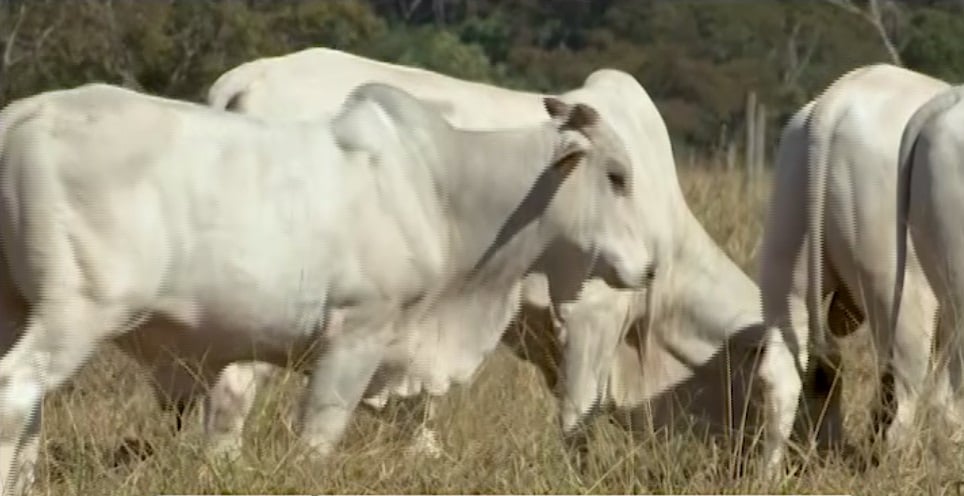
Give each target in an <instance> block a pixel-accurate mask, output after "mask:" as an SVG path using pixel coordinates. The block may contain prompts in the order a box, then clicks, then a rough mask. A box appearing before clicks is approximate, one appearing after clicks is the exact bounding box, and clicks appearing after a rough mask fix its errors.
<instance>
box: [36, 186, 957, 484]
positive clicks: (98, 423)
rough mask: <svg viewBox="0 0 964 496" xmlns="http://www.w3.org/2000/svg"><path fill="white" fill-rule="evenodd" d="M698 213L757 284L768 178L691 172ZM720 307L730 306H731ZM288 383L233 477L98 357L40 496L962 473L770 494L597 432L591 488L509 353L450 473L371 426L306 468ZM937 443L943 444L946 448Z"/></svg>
mask: <svg viewBox="0 0 964 496" xmlns="http://www.w3.org/2000/svg"><path fill="white" fill-rule="evenodd" d="M681 176H682V178H681V179H682V181H683V183H684V190H685V192H686V195H687V199H688V201H689V202H690V205H691V208H692V209H693V211H694V213H695V214H696V215H697V217H698V218H699V219H700V220H701V221H702V222H703V223H704V225H705V226H706V227H707V229H708V230H709V232H710V234H711V235H712V236H713V237H714V238H715V239H716V240H717V241H718V242H719V243H720V244H721V246H723V247H724V249H725V250H726V251H727V252H728V253H729V254H730V255H731V256H732V257H733V258H734V259H735V260H736V261H737V262H738V263H739V264H740V265H741V266H742V267H743V268H744V269H745V270H747V272H748V273H750V274H751V275H752V274H754V272H755V270H753V269H754V268H753V267H752V265H753V259H754V257H755V255H756V254H755V252H754V250H755V249H756V246H757V244H758V240H759V236H760V232H761V222H762V219H763V213H764V201H765V198H766V195H767V194H768V191H767V188H768V184H769V182H768V181H769V179H767V180H766V181H763V182H761V183H759V184H756V185H753V187H752V188H750V191H749V192H747V191H746V190H745V189H744V185H743V182H742V178H741V177H738V175H736V174H729V175H728V174H724V173H721V172H712V171H708V170H683V171H681ZM721 297H725V295H721ZM866 334H867V333H866V331H865V330H860V331H859V332H857V333H855V334H854V335H852V336H851V337H848V338H847V339H845V340H844V341H845V343H844V345H843V346H844V351H845V357H846V362H847V368H846V369H845V371H844V381H845V382H844V384H845V391H844V392H845V394H844V398H845V399H844V401H845V407H844V408H845V413H846V425H847V429H848V433H851V434H857V435H862V434H863V433H864V432H866V428H867V422H868V413H867V406H868V404H869V401H870V398H871V392H872V388H873V385H874V381H873V379H874V372H873V370H872V369H871V368H870V364H872V362H871V361H870V357H871V355H870V353H869V344H868V343H869V342H868V339H867V335H866ZM292 390H293V387H292V385H291V384H290V383H287V384H281V385H279V387H278V388H271V391H267V392H266V393H265V397H263V398H262V402H261V403H259V406H258V407H256V410H257V412H258V416H257V418H256V419H255V420H256V421H255V422H254V425H253V426H252V427H249V429H248V432H247V434H246V442H247V443H248V444H247V447H246V450H245V456H244V459H243V460H242V461H241V463H239V464H236V465H225V464H221V463H216V462H214V461H210V460H207V459H205V457H204V456H203V455H202V454H201V452H200V450H199V448H198V447H199V443H198V440H199V430H200V429H199V426H198V425H197V424H199V423H194V424H192V426H191V428H190V429H188V431H187V432H186V433H184V434H182V435H181V436H178V437H172V436H171V435H170V434H168V433H167V431H166V429H165V426H166V425H168V422H169V418H166V417H164V416H163V415H162V414H161V413H160V412H159V411H158V409H157V408H156V407H155V405H154V403H153V400H152V399H151V397H150V395H149V394H150V393H149V390H148V387H147V385H146V383H145V382H144V380H143V378H142V377H141V375H140V372H139V370H138V369H137V368H136V367H135V366H134V365H133V363H132V362H131V361H130V360H129V359H127V358H126V357H124V356H123V355H121V354H120V353H119V352H117V351H116V350H114V349H108V350H105V351H103V352H102V353H101V355H100V356H99V357H97V359H95V360H93V361H92V363H91V364H90V365H89V366H88V367H86V369H85V370H84V371H83V373H82V374H81V376H80V377H79V378H78V380H77V381H76V382H75V383H74V384H73V385H71V386H68V387H66V388H64V389H63V390H62V391H59V392H57V393H56V394H53V395H50V396H49V397H48V398H47V400H46V402H45V418H44V429H45V441H46V443H45V446H46V448H45V449H44V450H43V452H42V460H41V465H40V467H39V468H40V470H39V472H38V481H39V487H38V488H37V489H38V491H37V493H38V494H53V495H72V494H82V495H100V494H104V495H107V494H112V495H118V496H120V495H145V494H159V493H182V494H183V493H193V494H198V493H255V494H266V493H274V494H278V493H305V492H329V493H330V492H340V493H368V492H375V493H478V492H484V493H505V492H509V493H583V492H589V493H646V492H650V493H714V492H717V493H718V492H723V493H741V492H743V493H745V492H791V493H792V492H796V493H817V492H823V493H850V494H940V493H941V492H942V488H944V487H946V486H947V485H948V484H952V483H953V482H954V481H955V480H958V474H960V473H961V472H962V469H964V462H962V461H961V458H960V455H961V453H960V452H958V451H957V450H956V449H955V448H952V447H951V446H948V445H946V443H940V442H936V443H935V442H931V439H932V438H939V437H940V436H927V437H926V439H928V441H927V442H926V443H922V444H923V445H925V446H928V447H929V448H927V449H926V450H924V451H925V452H924V453H923V454H920V453H918V454H914V453H900V454H890V455H889V456H885V457H884V459H883V460H882V462H881V465H880V466H878V467H877V468H873V469H870V470H869V471H866V472H863V473H860V472H856V471H854V470H852V469H851V468H849V467H848V465H846V464H845V463H843V462H841V461H835V460H836V459H832V460H831V461H829V462H826V463H824V464H822V465H821V466H819V467H813V468H811V469H810V470H806V471H804V472H803V473H802V474H801V475H799V476H797V477H793V478H789V479H787V480H786V481H785V482H784V483H783V484H781V485H779V486H777V487H774V486H770V485H767V484H766V483H765V482H764V481H763V480H762V479H761V478H760V477H758V476H757V475H754V474H755V473H758V472H755V471H754V470H752V469H751V470H750V471H749V472H748V473H746V474H745V475H742V476H741V475H738V474H737V471H736V470H735V468H734V467H735V463H734V460H733V458H732V457H730V456H727V454H726V453H720V452H719V451H716V450H714V449H713V448H712V447H711V446H710V445H709V443H706V442H702V441H700V440H696V439H692V438H688V437H687V436H682V435H681V436H679V437H675V438H673V439H672V440H668V441H667V440H664V441H657V440H655V439H637V440H635V441H634V440H632V439H630V438H629V436H628V435H627V434H625V433H624V432H622V431H620V430H619V429H617V428H615V427H613V426H612V425H610V424H608V423H607V422H605V421H604V420H601V421H599V422H597V424H596V427H597V431H598V434H597V435H596V436H595V438H594V440H593V444H592V448H593V450H594V456H593V461H592V462H591V465H592V466H591V467H590V470H589V471H588V473H587V474H586V475H585V476H584V477H583V478H582V479H581V480H580V479H579V478H577V476H576V474H575V473H574V472H573V471H572V470H571V469H570V468H569V467H568V466H567V464H566V462H565V459H564V456H563V451H562V447H561V444H560V442H559V440H558V437H557V430H556V421H555V413H556V407H555V403H554V402H553V400H552V398H551V396H550V395H549V392H548V391H547V390H546V387H545V385H544V381H543V380H542V378H541V377H540V376H539V374H538V372H537V371H536V370H535V368H534V367H533V366H531V365H528V364H524V363H521V362H519V361H518V360H516V359H515V358H513V357H512V355H511V354H510V353H508V352H507V351H505V350H500V352H499V353H498V354H497V355H496V356H495V357H493V359H491V360H489V361H488V362H487V363H486V365H485V367H484V370H482V371H481V373H480V375H479V378H478V380H477V381H476V382H475V383H474V384H473V385H472V386H471V387H470V388H465V389H463V390H456V391H453V392H452V393H451V394H450V395H449V396H448V397H446V398H445V400H444V401H443V402H442V407H441V411H440V419H441V420H440V426H441V429H440V436H441V437H440V440H441V441H442V443H443V444H444V446H445V449H446V453H447V455H446V458H445V459H443V460H441V461H430V460H423V459H419V458H417V457H411V456H406V455H404V454H403V451H402V450H403V448H404V442H405V438H404V437H403V436H401V435H399V434H398V432H396V428H395V427H393V426H391V425H389V424H385V423H383V421H380V420H378V419H377V418H375V417H373V416H372V415H369V414H367V413H361V414H359V415H357V416H356V420H355V422H354V424H353V425H352V427H351V429H350V430H349V432H348V434H347V435H346V438H345V440H344V441H343V443H342V445H341V446H340V448H341V450H340V454H338V455H336V456H334V457H332V458H331V459H330V460H328V461H325V462H322V463H316V462H315V463H313V462H310V461H304V459H297V458H295V457H294V456H293V455H292V453H291V452H290V450H291V449H293V448H292V447H293V446H295V444H294V443H292V442H291V441H292V437H291V434H290V428H289V426H286V425H284V423H283V422H279V421H278V419H282V418H286V417H287V413H288V411H289V410H290V409H291V408H292V407H293V403H294V395H293V394H290V393H291V392H292ZM135 434H136V436H138V437H140V438H142V439H146V440H147V441H149V442H150V443H151V444H152V445H153V451H154V454H153V455H152V456H150V457H148V458H147V459H146V460H144V461H128V462H123V461H120V460H118V459H117V457H116V456H115V454H114V453H115V451H116V450H117V449H118V447H119V446H121V444H122V441H123V439H124V438H125V437H126V436H133V435H135ZM938 441H940V440H939V439H938ZM953 492H954V491H952V493H953Z"/></svg>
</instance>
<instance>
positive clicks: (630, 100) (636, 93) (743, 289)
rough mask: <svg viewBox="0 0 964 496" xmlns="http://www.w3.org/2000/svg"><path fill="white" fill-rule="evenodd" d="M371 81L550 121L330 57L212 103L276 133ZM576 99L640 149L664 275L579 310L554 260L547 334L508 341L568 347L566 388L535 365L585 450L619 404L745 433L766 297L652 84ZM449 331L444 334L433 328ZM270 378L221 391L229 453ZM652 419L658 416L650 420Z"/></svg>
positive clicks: (235, 369)
mask: <svg viewBox="0 0 964 496" xmlns="http://www.w3.org/2000/svg"><path fill="white" fill-rule="evenodd" d="M365 81H382V82H388V83H391V84H393V85H397V86H399V87H401V88H405V89H406V90H408V91H410V92H411V93H412V94H413V95H415V96H416V97H418V98H420V99H423V100H425V101H427V102H429V103H430V104H431V105H432V106H434V107H435V108H438V109H440V110H441V111H442V112H443V114H444V115H445V117H446V118H447V119H448V120H449V122H451V123H453V124H454V125H456V126H457V127H462V128H467V129H500V128H511V127H514V126H518V125H520V124H522V123H529V124H534V123H537V122H540V121H542V120H544V119H545V117H544V115H542V113H541V112H540V111H539V101H540V98H541V95H537V94H534V93H526V92H519V91H512V90H507V89H503V88H499V87H494V86H491V85H486V84H481V83H475V82H469V81H463V80H459V79H456V78H452V77H448V76H444V75H442V74H438V73H435V72H431V71H427V70H423V69H417V68H412V67H406V66H401V65H394V64H389V63H385V62H380V61H376V60H371V59H367V58H364V57H359V56H355V55H351V54H348V53H345V52H341V51H338V50H332V49H326V48H311V49H307V50H303V51H300V52H295V53H292V54H289V55H284V56H280V57H271V58H264V59H259V60H256V61H253V62H248V63H245V64H242V65H240V66H238V67H236V68H234V69H231V70H230V71H228V72H226V73H225V74H223V75H222V76H221V77H219V78H218V80H217V81H216V82H215V83H214V84H213V85H212V86H211V89H210V91H209V94H208V102H209V103H210V104H211V105H212V106H214V107H216V108H226V109H231V110H234V111H237V112H242V113H246V114H252V115H257V116H259V117H262V118H265V119H269V120H274V119H280V120H298V119H310V118H312V117H313V116H316V115H323V114H325V113H327V112H331V110H332V109H333V108H337V106H338V105H339V104H340V102H341V100H342V99H343V98H344V97H345V95H347V94H348V92H349V91H350V89H351V88H352V87H353V86H354V85H357V84H360V83H363V82H365ZM567 95H571V96H572V98H573V100H572V101H584V102H590V103H592V104H593V105H594V106H595V108H596V109H597V110H599V111H600V113H601V114H602V115H603V116H604V117H605V118H606V119H607V121H608V122H611V123H612V124H613V126H614V127H615V130H616V132H617V133H619V134H620V137H621V138H622V139H621V141H622V143H623V144H624V145H625V146H626V147H627V150H628V154H629V157H630V160H631V162H632V167H633V168H634V182H633V183H632V184H631V188H632V189H633V191H636V192H637V196H636V200H637V201H638V203H637V204H636V208H637V210H636V211H635V215H637V216H638V219H639V222H640V225H641V226H644V228H645V229H646V231H647V236H646V245H644V246H641V247H640V249H642V250H645V251H646V252H648V253H651V254H652V255H653V258H654V260H655V261H656V262H657V263H658V268H657V270H656V272H655V278H654V281H653V283H652V289H651V291H649V292H647V291H639V292H627V291H619V290H617V289H613V288H611V287H608V286H607V285H606V284H604V283H602V282H601V281H599V280H598V279H594V280H592V281H590V282H589V283H588V284H586V285H585V286H584V287H583V288H582V291H581V292H580V293H579V294H578V295H577V299H576V300H575V301H573V302H571V303H566V301H567V300H570V299H571V295H566V294H562V293H561V292H558V291H557V292H556V294H554V295H553V298H550V297H549V294H548V290H547V289H546V285H545V274H556V276H557V277H558V276H559V274H558V273H559V272H561V273H563V274H570V273H575V276H576V277H573V276H572V275H571V276H569V277H571V278H573V279H574V280H579V279H580V278H581V277H582V274H581V273H580V272H578V271H576V270H575V268H574V267H570V266H569V265H568V264H567V263H565V260H564V259H561V258H558V256H557V258H555V259H554V258H553V257H552V256H548V257H545V259H544V264H543V266H542V267H540V268H539V270H540V271H541V273H536V274H532V275H530V276H529V277H528V278H527V279H526V283H525V291H524V294H523V302H524V305H525V306H524V312H523V316H522V320H524V321H525V322H527V323H529V324H532V325H534V326H535V327H536V329H535V333H534V334H535V335H533V334H525V335H521V334H519V333H516V332H511V333H509V334H507V336H506V340H507V342H508V343H510V344H511V346H513V347H515V348H518V345H519V344H524V343H526V342H529V343H530V344H531V342H532V341H541V344H542V345H545V344H546V341H549V344H548V346H550V347H552V346H554V345H560V344H561V346H562V347H563V349H562V350H557V353H556V354H555V355H558V354H561V357H562V360H561V362H562V364H561V365H562V368H563V369H564V370H563V372H562V375H563V377H564V380H562V381H557V380H556V376H557V374H556V373H555V372H554V370H552V369H553V367H554V366H555V365H556V364H554V363H547V360H546V358H551V357H552V356H553V355H554V354H553V353H549V354H548V356H546V355H545V354H542V353H540V352H536V353H534V354H530V355H528V356H527V358H529V359H530V360H533V361H535V362H537V364H538V365H539V366H540V368H541V369H542V372H543V373H544V374H545V375H546V376H547V378H548V379H549V383H550V385H556V384H558V385H559V386H560V387H561V391H558V393H559V394H560V396H561V398H560V401H561V405H560V408H561V424H562V428H563V432H564V434H565V435H566V438H567V440H569V441H570V442H571V443H573V444H574V445H575V446H578V447H583V446H584V442H585V437H584V435H583V434H584V433H583V432H582V430H581V429H577V427H579V426H580V424H582V423H584V421H587V420H588V417H589V416H590V414H591V413H592V412H594V411H596V409H595V408H594V407H597V406H604V405H606V404H610V405H614V406H617V407H621V408H622V409H625V410H633V411H634V413H635V414H636V415H635V416H636V417H639V415H643V418H642V424H643V425H647V424H648V425H650V426H652V427H656V428H658V427H660V426H663V425H667V424H670V423H672V422H673V419H674V417H677V416H678V415H677V413H678V406H679V405H678V403H679V402H680V400H681V399H682V401H683V402H688V404H685V405H684V406H683V410H684V412H685V413H691V414H695V415H697V416H701V417H703V418H704V419H707V420H709V421H710V423H711V427H712V428H714V429H715V430H720V429H724V430H726V429H730V428H739V426H740V425H741V422H742V415H741V414H742V413H743V411H742V409H743V406H744V403H745V402H746V401H747V400H748V398H749V394H750V391H749V384H748V382H749V381H750V376H751V375H752V374H753V373H755V372H754V371H755V368H754V365H755V364H754V357H755V355H756V353H757V350H758V345H759V341H760V340H761V339H762V326H761V322H762V313H761V309H760V296H759V291H758V288H757V286H756V285H755V284H754V283H753V281H752V280H751V279H750V278H749V277H747V276H746V274H744V273H743V272H742V271H741V270H740V269H739V268H738V267H737V266H736V265H735V264H734V263H733V261H732V260H730V259H729V258H728V257H727V256H726V255H725V254H724V253H723V251H722V250H721V249H720V248H719V247H718V246H717V245H716V243H714V242H713V240H712V239H711V238H710V237H709V236H708V235H707V233H706V232H705V230H704V229H703V227H702V226H701V225H700V223H699V222H698V221H697V220H696V218H695V217H694V216H693V214H692V212H691V211H690V210H689V208H688V206H687V205H686V202H685V199H684V197H683V194H682V191H681V190H680V186H679V182H678V180H677V177H676V170H675V165H674V161H673V156H672V150H671V146H670V141H669V136H668V133H667V130H666V127H665V124H664V122H663V119H662V118H661V117H660V115H659V112H658V111H657V109H656V107H655V106H654V104H653V102H652V100H651V99H650V98H649V96H648V95H647V93H646V91H645V90H644V89H643V88H642V87H641V86H640V85H639V83H638V82H636V81H635V80H634V79H633V78H632V77H631V76H629V75H628V74H625V73H623V72H620V71H615V70H611V69H604V70H599V71H596V72H594V73H593V74H591V75H590V76H589V77H588V78H587V79H586V82H585V85H584V87H583V88H582V89H579V90H576V91H573V92H570V93H568V94H567ZM552 300H555V301H554V302H553V301H552ZM551 304H555V305H556V306H557V307H558V308H557V309H556V310H557V311H556V312H555V313H556V314H557V319H556V320H557V324H558V323H563V328H562V329H560V332H559V335H558V336H551V335H549V334H551V332H552V331H551V329H547V327H548V326H547V325H546V324H547V322H548V321H549V319H548V318H546V317H545V316H544V314H545V313H550V312H545V311H544V310H543V309H547V308H548V307H550V306H551ZM838 308H839V305H835V306H834V309H838ZM510 317H511V316H509V315H506V319H505V321H504V322H503V323H498V324H496V322H497V320H490V321H487V322H479V323H476V322H475V321H473V320H472V319H470V318H463V319H459V320H457V321H456V322H455V324H454V325H458V326H464V325H474V326H476V327H478V326H493V325H497V326H499V327H498V329H494V330H496V331H497V332H501V330H502V329H503V327H504V324H508V323H509V321H508V319H509V318H510ZM560 319H561V321H560ZM419 325H423V326H428V325H429V324H428V323H427V322H426V321H423V322H420V323H419ZM437 325H441V323H432V324H431V326H437ZM631 330H632V331H631ZM516 331H521V329H519V328H518V327H516ZM485 332H490V331H485ZM552 341H561V343H552ZM525 353H526V352H525V351H520V352H519V354H520V355H525ZM269 368H270V366H266V365H262V364H254V363H252V364H235V365H231V366H229V367H228V368H227V369H225V372H224V373H223V374H222V376H221V379H220V380H219V382H218V383H217V384H216V385H215V387H214V389H213V391H212V393H211V395H210V396H209V404H208V405H209V410H208V412H209V413H208V418H209V419H212V418H213V419H214V420H211V421H210V424H209V425H213V426H216V427H218V428H220V429H221V431H220V432H219V433H217V434H216V435H217V436H218V437H219V438H220V439H222V440H223V442H225V443H227V444H230V445H235V446H236V443H237V440H239V439H240V434H241V427H242V426H243V420H244V417H245V415H246V414H247V412H248V410H249V409H250V407H251V401H252V400H253V394H254V391H253V389H248V388H247V385H248V384H251V381H252V380H253V379H255V378H263V377H264V376H265V375H266V374H267V373H268V371H269ZM818 372H827V370H820V371H818ZM831 372H832V370H831ZM729 373H732V376H731V375H728V374H729ZM829 380H832V378H829V379H828V381H829ZM826 392H827V391H826V388H824V389H823V390H821V391H819V392H818V394H814V395H812V396H808V397H807V398H806V399H807V400H809V403H807V405H806V406H807V409H808V410H809V411H811V412H812V413H813V414H814V415H818V414H819V413H820V411H821V409H822V408H823V407H824V404H823V401H822V400H824V399H825V398H824V393H826ZM684 397H688V398H684ZM384 399H385V395H384V394H382V395H377V396H375V397H373V398H370V400H371V403H372V404H373V405H374V406H378V405H381V404H382V403H383V402H384ZM837 400H838V397H837V396H836V395H835V396H834V397H833V402H832V403H831V404H830V405H829V418H828V419H827V421H825V423H824V424H823V428H822V430H821V431H820V440H821V442H823V443H824V444H827V443H829V442H830V441H831V440H832V438H833V437H834V436H835V435H836V433H839V431H840V419H839V412H838V409H837V407H836V405H838V404H839V402H838V401H837ZM218 405H226V406H223V407H219V406H218ZM640 406H645V407H646V408H636V407H640ZM212 407H213V408H216V409H217V410H216V413H215V410H213V409H212ZM647 410H648V411H647ZM423 432H424V431H423Z"/></svg>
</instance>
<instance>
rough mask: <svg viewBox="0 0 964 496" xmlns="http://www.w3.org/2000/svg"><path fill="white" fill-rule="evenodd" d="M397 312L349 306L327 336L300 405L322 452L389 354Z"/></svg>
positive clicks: (310, 438) (308, 438)
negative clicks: (374, 311) (372, 311)
mask: <svg viewBox="0 0 964 496" xmlns="http://www.w3.org/2000/svg"><path fill="white" fill-rule="evenodd" d="M391 314H392V312H379V315H378V316H377V317H373V316H371V314H370V312H369V311H367V309H364V308H358V309H351V310H345V311H344V313H342V314H341V315H339V317H342V318H343V321H342V322H340V323H339V325H341V326H342V328H341V332H339V333H336V334H334V335H332V336H330V337H328V338H327V340H326V342H325V346H324V349H323V350H322V352H321V354H320V355H319V357H318V360H317V362H316V363H315V366H314V369H313V370H312V372H311V376H310V377H309V379H308V388H307V390H306V391H305V396H304V400H303V402H302V406H301V422H300V424H301V425H300V433H301V437H302V439H303V440H304V441H305V442H307V443H308V444H309V445H310V446H311V448H312V449H313V450H314V451H315V452H316V453H317V454H318V455H320V456H326V455H328V454H329V453H330V452H331V450H332V449H333V448H334V445H335V444H336V443H337V442H338V441H339V440H340V438H341V436H342V434H343V433H344V431H345V428H346V427H347V426H348V421H349V420H350V418H351V414H352V412H354V410H355V408H356V407H357V406H358V403H359V401H361V399H362V396H363V395H364V393H365V390H366V388H367V387H368V384H369V382H371V379H372V377H373V376H374V374H375V371H376V370H378V368H379V366H380V364H381V360H382V358H383V356H384V353H385V350H386V347H387V344H388V338H389V336H388V333H389V332H390V330H391V326H390V325H389V324H390V322H391Z"/></svg>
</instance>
